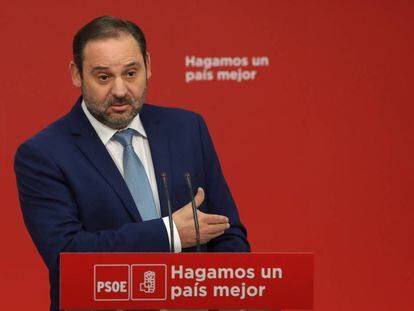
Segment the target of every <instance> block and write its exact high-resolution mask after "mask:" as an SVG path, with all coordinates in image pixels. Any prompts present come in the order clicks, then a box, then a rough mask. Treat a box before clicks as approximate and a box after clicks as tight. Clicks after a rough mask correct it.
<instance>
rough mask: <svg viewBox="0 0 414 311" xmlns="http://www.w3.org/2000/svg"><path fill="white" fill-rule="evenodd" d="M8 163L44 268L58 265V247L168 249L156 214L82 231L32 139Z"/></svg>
mask: <svg viewBox="0 0 414 311" xmlns="http://www.w3.org/2000/svg"><path fill="white" fill-rule="evenodd" d="M14 168H15V173H16V178H17V186H18V190H19V199H20V205H21V210H22V213H23V217H24V221H25V224H26V227H27V229H28V231H29V233H30V235H31V237H32V239H33V241H34V243H35V245H36V247H37V249H38V251H39V253H40V254H41V256H42V258H43V260H44V261H45V263H46V265H47V266H48V268H49V269H53V268H56V267H57V266H58V263H59V260H58V259H59V253H60V252H161V251H165V252H168V251H169V242H168V236H167V232H166V230H165V225H164V223H163V221H162V219H156V220H152V221H147V222H141V223H132V222H131V223H128V224H125V225H122V226H121V227H119V228H117V229H116V230H103V231H98V232H88V231H86V230H85V228H84V227H83V225H82V221H81V219H80V215H79V210H78V208H77V202H76V199H75V196H74V195H73V193H72V192H71V189H70V188H69V186H68V185H67V182H66V181H65V177H64V175H63V173H62V172H61V170H60V168H59V166H58V165H57V164H56V163H55V161H54V160H53V158H52V157H51V156H50V155H49V154H48V153H47V152H46V151H45V150H44V148H43V149H42V148H40V147H39V146H38V145H36V144H35V143H33V142H32V141H28V142H26V143H24V144H22V145H21V146H20V147H19V149H18V150H17V153H16V156H15V164H14Z"/></svg>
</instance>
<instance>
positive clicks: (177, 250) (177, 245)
mask: <svg viewBox="0 0 414 311" xmlns="http://www.w3.org/2000/svg"><path fill="white" fill-rule="evenodd" d="M162 220H163V221H164V225H165V229H166V230H167V234H168V243H170V249H171V235H170V219H169V218H168V217H163V218H162ZM173 228H174V253H181V250H182V249H181V240H180V235H179V234H178V230H177V226H176V225H175V223H174V221H173Z"/></svg>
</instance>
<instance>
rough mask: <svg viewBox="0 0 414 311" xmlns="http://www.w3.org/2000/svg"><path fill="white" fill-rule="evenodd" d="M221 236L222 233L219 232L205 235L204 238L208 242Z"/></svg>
mask: <svg viewBox="0 0 414 311" xmlns="http://www.w3.org/2000/svg"><path fill="white" fill-rule="evenodd" d="M223 234H224V231H219V232H216V233H212V234H207V235H206V236H205V238H206V239H207V241H210V240H212V239H215V238H217V237H218V236H220V235H223Z"/></svg>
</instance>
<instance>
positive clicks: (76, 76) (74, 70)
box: [69, 60, 82, 87]
mask: <svg viewBox="0 0 414 311" xmlns="http://www.w3.org/2000/svg"><path fill="white" fill-rule="evenodd" d="M69 70H70V74H71V76H72V83H73V85H74V86H75V87H81V86H82V78H81V74H80V71H79V69H78V66H76V64H75V62H74V61H73V60H72V61H70V63H69Z"/></svg>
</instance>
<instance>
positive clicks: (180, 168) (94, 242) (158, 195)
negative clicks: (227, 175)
mask: <svg viewBox="0 0 414 311" xmlns="http://www.w3.org/2000/svg"><path fill="white" fill-rule="evenodd" d="M73 54H74V60H73V61H72V62H71V63H70V70H71V75H72V80H73V84H74V85H75V86H76V87H79V88H81V91H82V97H80V98H79V100H78V101H77V102H76V104H75V106H74V107H73V109H72V110H71V111H70V112H69V113H68V114H67V115H66V116H64V117H63V118H61V119H59V120H58V121H56V122H54V123H53V124H51V125H50V126H48V127H47V128H45V129H44V130H42V131H41V132H40V133H38V134H37V135H35V136H34V137H32V138H31V139H29V140H28V141H26V142H25V143H23V144H22V145H21V146H20V147H19V149H18V151H17V153H16V159H15V172H16V176H17V182H18V188H19V198H20V203H21V208H22V212H23V216H24V220H25V224H26V226H27V228H28V231H29V232H30V234H31V237H32V239H33V241H34V243H35V244H36V247H37V248H38V250H39V252H40V254H41V256H42V258H43V259H44V261H45V263H46V265H47V266H48V268H49V275H50V284H51V301H52V303H51V310H58V308H59V307H58V303H59V297H58V294H59V290H58V289H59V253H60V252H168V251H170V247H171V245H170V241H171V233H170V230H169V229H170V225H171V228H173V229H174V230H173V234H172V235H173V237H174V241H175V245H174V251H176V252H180V251H193V250H194V246H195V244H196V240H195V229H194V221H193V216H192V209H191V204H190V203H189V201H190V198H189V189H188V187H187V184H186V180H185V178H184V175H185V174H186V173H187V172H188V173H190V176H191V177H192V184H193V189H192V190H193V192H194V193H195V194H196V195H195V202H196V205H197V207H198V218H199V223H200V240H201V243H202V251H208V252H227V251H228V252H244V251H249V250H250V247H249V244H248V242H247V237H246V230H245V228H244V227H243V225H242V224H241V222H240V220H239V216H238V212H237V209H236V206H235V204H234V201H233V199H232V197H231V194H230V191H229V189H228V186H227V184H226V182H225V180H224V177H223V175H222V172H221V169H220V164H219V161H218V158H217V155H216V152H215V150H214V147H213V143H212V141H211V138H210V136H209V133H208V130H207V127H206V125H205V123H204V121H203V120H202V118H201V117H200V116H199V115H197V114H195V113H192V112H189V111H185V110H181V109H172V108H162V107H156V106H152V105H148V104H144V98H145V92H146V86H147V80H148V79H149V78H150V76H151V65H150V57H149V54H148V53H147V51H146V42H145V37H144V34H143V33H142V31H141V30H140V29H139V28H138V26H136V25H135V24H133V23H131V22H128V21H123V20H120V19H117V18H113V17H100V18H97V19H95V20H93V21H92V22H90V23H89V24H87V25H85V26H84V27H83V28H82V29H81V30H80V31H79V32H78V33H77V35H76V36H75V38H74V42H73ZM162 173H165V175H166V176H168V179H169V189H168V190H169V193H171V203H172V209H173V217H172V218H173V224H170V222H169V219H168V217H167V216H168V209H167V203H166V198H165V196H164V195H163V193H164V192H163V182H162V179H161V175H162Z"/></svg>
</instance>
